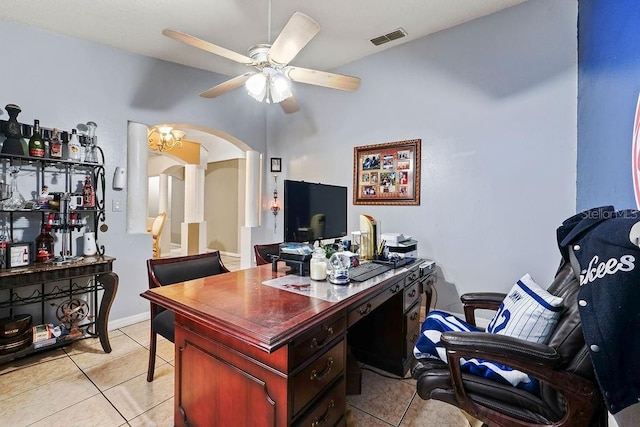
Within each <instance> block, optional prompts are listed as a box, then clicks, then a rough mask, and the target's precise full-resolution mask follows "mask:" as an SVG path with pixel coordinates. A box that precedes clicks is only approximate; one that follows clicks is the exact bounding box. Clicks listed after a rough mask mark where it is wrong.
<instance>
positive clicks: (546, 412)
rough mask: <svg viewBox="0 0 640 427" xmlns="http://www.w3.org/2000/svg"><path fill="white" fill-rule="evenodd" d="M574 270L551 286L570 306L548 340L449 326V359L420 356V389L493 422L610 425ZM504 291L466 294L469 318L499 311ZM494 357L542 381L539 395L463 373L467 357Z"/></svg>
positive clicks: (561, 274) (446, 335) (564, 271)
mask: <svg viewBox="0 0 640 427" xmlns="http://www.w3.org/2000/svg"><path fill="white" fill-rule="evenodd" d="M579 288H580V285H579V283H578V281H577V280H576V278H575V276H574V273H573V270H572V269H571V267H570V266H569V265H565V266H564V267H563V268H562V269H561V270H560V271H559V272H558V274H557V275H556V277H555V279H554V281H553V283H552V284H551V286H550V287H549V288H548V289H547V290H548V291H549V293H551V294H553V295H557V296H559V297H562V298H564V305H565V309H564V311H563V313H562V314H561V316H560V319H559V321H558V324H557V326H556V328H555V330H554V332H553V333H552V335H551V338H550V340H549V343H548V344H547V345H543V344H536V343H531V342H528V341H523V340H520V339H517V338H513V337H508V336H504V335H497V334H488V333H482V332H445V333H444V334H443V335H442V339H441V340H442V342H443V344H444V346H445V348H446V350H447V360H448V363H444V362H442V361H440V360H431V359H421V360H418V361H416V363H415V365H414V367H413V368H412V374H413V377H414V378H415V379H416V380H417V383H416V387H417V391H418V395H419V396H420V397H421V398H422V399H425V400H428V399H436V400H441V401H443V402H446V403H449V404H451V405H454V406H457V407H459V408H460V409H463V410H464V411H466V412H467V413H469V414H471V415H472V416H474V417H475V418H477V419H479V420H480V421H482V422H483V423H485V424H486V425H490V426H505V427H506V426H509V427H511V426H540V425H552V426H579V427H586V426H589V427H595V426H606V425H607V416H608V415H607V411H606V408H605V406H604V400H603V399H602V395H601V394H600V388H599V387H598V384H597V382H596V378H595V374H594V370H593V366H592V365H591V359H590V357H589V353H588V350H587V348H586V346H585V342H584V337H583V335H582V327H581V322H580V315H579V313H578V301H577V298H576V296H577V293H578V290H579ZM504 297H505V294H499V293H474V294H465V295H462V297H461V300H462V303H463V304H464V305H465V315H466V320H467V322H469V323H471V324H475V317H474V315H473V313H474V311H475V309H498V307H499V306H500V303H501V302H502V300H503V299H504ZM461 357H464V358H466V359H469V358H474V357H475V358H478V359H486V360H493V361H496V362H498V363H502V364H504V365H507V366H511V367H512V368H514V369H518V370H520V371H522V372H525V373H527V374H528V375H530V376H533V377H535V378H537V379H538V380H539V381H540V393H539V394H538V395H534V394H532V393H528V392H526V391H524V390H520V389H518V388H515V387H511V386H508V385H503V384H499V383H497V382H495V381H491V380H489V379H486V378H483V377H480V376H476V375H472V374H468V373H462V372H461V369H460V358H461Z"/></svg>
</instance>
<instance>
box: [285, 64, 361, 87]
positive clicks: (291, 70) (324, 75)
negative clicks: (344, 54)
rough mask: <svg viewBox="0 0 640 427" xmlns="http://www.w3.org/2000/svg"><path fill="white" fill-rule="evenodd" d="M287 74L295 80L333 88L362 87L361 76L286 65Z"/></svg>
mask: <svg viewBox="0 0 640 427" xmlns="http://www.w3.org/2000/svg"><path fill="white" fill-rule="evenodd" d="M285 74H286V75H287V76H288V77H289V78H290V79H291V80H293V81H295V82H300V83H306V84H310V85H316V86H324V87H328V88H331V89H339V90H346V91H348V92H353V91H355V90H358V88H359V87H360V78H359V77H352V76H346V75H344V74H335V73H328V72H326V71H317V70H310V69H308V68H300V67H286V68H285Z"/></svg>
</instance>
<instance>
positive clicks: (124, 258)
mask: <svg viewBox="0 0 640 427" xmlns="http://www.w3.org/2000/svg"><path fill="white" fill-rule="evenodd" d="M0 52H3V58H4V63H3V65H2V71H1V72H0V78H1V80H0V81H1V82H2V83H0V84H1V86H0V87H1V88H2V90H1V91H0V98H1V99H0V103H2V102H3V101H2V99H4V100H5V101H4V103H5V104H6V103H10V102H11V103H17V104H19V105H20V106H21V107H22V109H23V113H22V115H21V116H20V118H21V121H23V122H30V121H32V120H33V119H34V118H39V119H40V120H41V123H42V125H43V126H45V127H48V126H53V125H55V126H58V127H61V128H64V129H70V128H72V127H74V126H75V125H76V124H77V123H84V122H86V121H88V120H94V121H96V122H97V123H98V135H99V138H100V141H101V145H102V146H103V148H104V149H105V154H106V156H107V165H106V169H107V177H108V178H110V177H111V176H112V174H113V171H114V169H115V166H117V165H122V164H124V163H125V159H126V124H127V121H128V120H133V121H137V122H142V123H159V122H163V121H167V122H185V123H194V124H198V125H203V126H210V127H215V128H219V129H221V130H223V131H225V132H228V133H230V134H232V135H234V136H236V137H238V138H239V139H241V140H243V141H244V142H246V143H247V144H249V145H251V146H252V147H253V148H255V149H256V150H259V151H265V150H266V153H267V157H269V156H279V157H283V159H284V171H283V173H282V174H280V178H279V184H280V190H282V180H283V179H284V178H289V179H301V180H307V181H314V182H324V183H329V184H340V185H346V186H348V187H349V188H350V189H351V180H352V166H353V163H352V162H353V147H354V146H357V145H367V144H374V143H380V142H388V141H398V140H404V139H413V138H421V139H422V202H421V205H420V206H417V207H387V206H374V207H370V208H368V207H362V206H352V205H351V206H350V207H349V228H350V229H356V228H357V219H358V214H360V213H370V214H372V215H374V216H375V217H377V218H379V219H380V221H381V225H382V228H383V230H384V231H387V232H394V231H399V232H404V233H407V234H411V235H413V236H414V237H415V238H417V239H418V240H419V252H420V254H421V255H422V256H428V257H432V258H434V259H435V260H436V261H437V262H438V264H439V266H440V269H441V270H440V278H439V283H438V295H439V299H438V306H439V307H440V308H447V309H449V308H450V309H454V310H459V306H458V304H457V295H458V294H461V293H464V292H468V291H475V290H499V291H506V290H508V289H509V287H510V286H511V285H512V283H513V282H514V281H515V280H516V279H518V278H519V277H520V276H522V275H523V274H524V273H526V272H529V273H531V274H532V275H533V277H534V278H536V279H537V280H538V281H539V282H540V283H541V285H543V286H546V285H547V284H548V282H549V280H550V279H551V277H552V276H553V273H554V272H555V267H556V265H557V262H558V259H559V257H558V252H557V249H556V246H555V240H554V235H555V228H556V227H557V225H558V224H559V222H560V221H561V220H562V219H564V218H566V217H567V216H568V215H570V214H572V213H573V212H574V211H575V180H576V168H575V158H576V125H575V124H576V98H577V94H576V87H577V82H576V75H577V69H576V63H577V60H576V2H575V1H574V0H537V1H535V2H526V3H524V4H521V5H519V6H516V7H513V8H511V9H508V10H505V11H502V12H499V13H496V14H494V15H491V16H488V17H484V18H481V19H478V20H476V21H474V22H471V23H467V24H464V25H462V26H459V27H456V28H453V29H450V30H447V31H443V32H441V33H438V34H435V35H433V36H430V37H426V38H423V39H420V40H417V41H414V42H411V43H408V44H405V45H402V46H399V47H397V48H393V49H389V50H387V51H384V52H382V53H380V54H378V55H375V56H373V57H370V58H367V59H364V60H361V61H357V62H354V63H352V64H349V65H347V66H345V67H343V68H341V69H339V70H336V71H338V72H344V73H347V74H353V75H357V76H360V77H362V78H363V84H362V87H361V89H360V90H359V91H358V92H356V93H342V92H339V91H332V90H330V89H323V88H316V87H311V86H305V85H296V87H295V88H294V90H295V93H296V96H297V98H298V100H299V103H300V106H301V111H300V112H299V113H296V114H292V115H284V114H283V113H282V111H281V110H280V108H279V107H278V106H267V105H261V104H258V103H255V102H254V101H253V100H251V99H248V98H247V97H246V95H245V94H244V93H243V92H242V91H235V92H233V93H230V94H227V95H225V96H224V98H220V99H216V100H205V99H201V98H199V97H198V96H197V94H198V93H200V91H202V90H203V89H206V88H208V87H210V86H213V85H214V84H216V83H219V82H221V81H223V80H224V79H225V78H226V77H223V76H219V75H216V74H212V73H207V72H204V71H199V70H195V69H190V68H186V67H182V66H179V65H175V64H169V63H166V62H162V61H156V60H153V59H150V58H146V57H141V56H137V55H132V54H129V53H126V52H123V51H119V50H115V49H112V48H109V47H105V46H101V45H97V44H94V43H89V42H84V41H79V40H75V39H71V38H68V37H63V36H58V35H54V34H50V33H46V32H42V31H40V30H36V29H31V28H27V27H24V26H21V25H17V24H13V23H9V22H3V21H0ZM34 52H36V53H37V57H38V59H39V60H40V62H39V63H38V64H37V65H36V66H34V65H26V64H27V63H28V61H30V60H31V58H32V56H33V53H34ZM7 58H10V59H11V60H10V61H9V60H7ZM22 64H25V65H22ZM3 105H4V104H2V105H0V107H1V106H3ZM265 110H266V114H265ZM0 117H2V118H5V117H6V116H0ZM265 130H266V131H265ZM265 147H266V148H265ZM272 189H273V185H272V184H271V182H269V183H268V184H267V185H265V186H264V188H263V191H264V193H263V194H264V197H265V200H268V197H269V196H270V193H271V191H272ZM114 198H118V199H120V201H121V202H122V203H124V202H126V194H124V193H116V194H114V193H113V192H110V193H108V194H107V200H106V203H107V207H110V206H111V203H112V200H113V199H114ZM264 205H265V206H266V204H264ZM140 209H146V206H144V203H143V202H141V204H140ZM263 218H264V221H263V224H264V225H263V227H262V230H261V233H262V235H263V237H264V239H265V241H277V239H279V238H280V239H281V234H280V233H281V231H282V224H281V220H282V215H280V216H279V218H278V220H279V221H280V223H279V226H278V231H277V232H276V233H275V234H274V233H273V223H272V215H271V213H270V212H269V211H268V210H267V208H266V207H265V209H264V212H263ZM107 223H108V225H109V231H108V232H107V233H106V234H105V235H104V236H102V237H101V239H102V242H101V243H103V244H104V245H105V246H106V247H107V248H108V249H107V251H108V253H109V254H113V255H115V256H116V257H118V261H116V264H115V268H116V271H117V273H118V274H119V275H120V277H121V285H120V290H119V292H118V297H117V299H116V303H115V305H114V307H113V310H112V316H111V319H112V320H118V319H121V318H125V317H127V316H132V315H136V314H138V313H143V312H145V311H146V310H147V309H148V305H147V304H146V302H145V300H143V299H142V298H140V297H139V294H140V292H142V291H143V290H144V289H146V288H147V280H146V277H145V273H144V261H145V260H146V259H147V258H148V257H149V256H150V250H149V248H150V237H149V236H147V235H128V234H126V232H125V215H124V213H114V212H110V211H109V212H108V213H107Z"/></svg>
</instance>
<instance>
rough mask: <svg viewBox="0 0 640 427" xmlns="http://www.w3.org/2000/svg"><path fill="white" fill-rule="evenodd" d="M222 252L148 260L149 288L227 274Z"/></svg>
mask: <svg viewBox="0 0 640 427" xmlns="http://www.w3.org/2000/svg"><path fill="white" fill-rule="evenodd" d="M228 271H229V269H227V267H225V266H224V264H223V263H222V259H221V258H220V252H219V251H214V252H207V253H204V254H198V255H187V256H180V257H173V258H160V259H148V260H147V274H148V276H149V288H156V287H159V286H165V285H171V284H173V283H179V282H184V281H187V280H193V279H199V278H202V277H207V276H213V275H216V274H220V273H227V272H228Z"/></svg>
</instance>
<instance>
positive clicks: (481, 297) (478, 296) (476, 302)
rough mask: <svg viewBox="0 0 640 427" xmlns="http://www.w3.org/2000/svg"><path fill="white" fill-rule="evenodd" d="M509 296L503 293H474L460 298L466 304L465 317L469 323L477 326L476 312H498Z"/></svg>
mask: <svg viewBox="0 0 640 427" xmlns="http://www.w3.org/2000/svg"><path fill="white" fill-rule="evenodd" d="M506 296H507V294H505V293H501V292H472V293H468V294H463V295H461V296H460V301H461V302H462V304H464V317H465V319H466V321H467V323H471V324H472V325H474V326H476V313H475V312H476V310H479V309H485V310H497V309H498V308H499V307H500V304H502V300H503V299H504V297H506Z"/></svg>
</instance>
